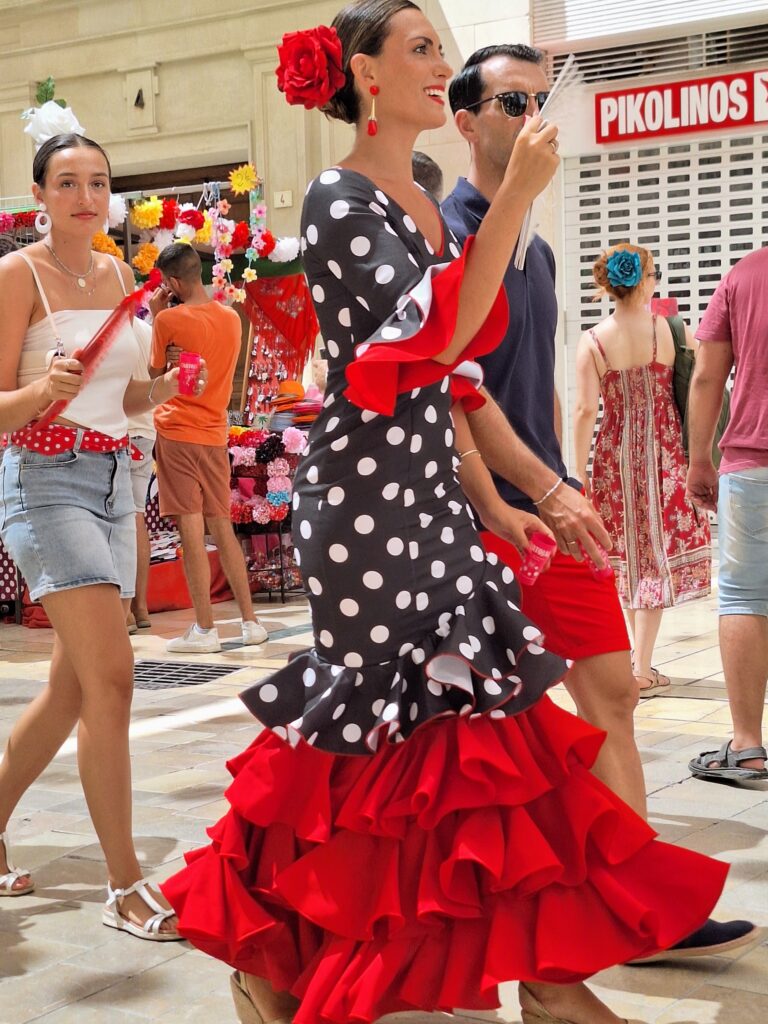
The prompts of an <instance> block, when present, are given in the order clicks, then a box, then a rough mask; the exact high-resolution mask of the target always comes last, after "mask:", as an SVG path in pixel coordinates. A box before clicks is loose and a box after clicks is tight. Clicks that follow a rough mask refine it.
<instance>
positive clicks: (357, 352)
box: [355, 345, 371, 356]
mask: <svg viewBox="0 0 768 1024" xmlns="http://www.w3.org/2000/svg"><path fill="white" fill-rule="evenodd" d="M370 347H371V346H370V345H358V346H357V348H356V349H355V355H356V356H362V355H365V353H366V352H367V351H368V349H369V348H370Z"/></svg>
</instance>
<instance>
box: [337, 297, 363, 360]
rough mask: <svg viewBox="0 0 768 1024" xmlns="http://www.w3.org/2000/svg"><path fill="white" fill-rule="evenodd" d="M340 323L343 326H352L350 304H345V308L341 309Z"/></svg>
mask: <svg viewBox="0 0 768 1024" xmlns="http://www.w3.org/2000/svg"><path fill="white" fill-rule="evenodd" d="M339 323H340V324H341V326H342V327H351V326H352V317H351V315H350V312H349V307H348V306H345V307H344V308H343V309H340V310H339ZM361 347H362V346H361ZM359 354H360V350H359V349H358V355H359Z"/></svg>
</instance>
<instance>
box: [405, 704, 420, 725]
mask: <svg viewBox="0 0 768 1024" xmlns="http://www.w3.org/2000/svg"><path fill="white" fill-rule="evenodd" d="M408 717H409V718H410V720H411V721H412V722H415V721H416V719H417V718H418V717H419V705H418V704H416V703H413V704H411V706H410V709H409V710H408Z"/></svg>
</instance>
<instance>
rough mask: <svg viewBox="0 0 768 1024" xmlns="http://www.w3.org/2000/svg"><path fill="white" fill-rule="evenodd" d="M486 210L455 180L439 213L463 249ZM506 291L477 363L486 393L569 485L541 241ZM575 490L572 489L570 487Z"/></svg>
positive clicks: (549, 260)
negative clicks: (503, 323) (493, 335)
mask: <svg viewBox="0 0 768 1024" xmlns="http://www.w3.org/2000/svg"><path fill="white" fill-rule="evenodd" d="M489 206H490V203H489V202H488V200H487V199H486V198H485V196H483V195H482V194H481V193H480V192H478V190H477V189H476V188H475V187H474V185H471V184H470V183H469V182H468V181H467V179H466V178H459V180H458V182H457V183H456V188H455V189H454V190H453V192H451V194H450V195H449V196H448V197H447V198H446V199H445V201H444V202H443V204H442V206H441V210H442V213H443V216H444V217H445V220H446V221H447V223H448V226H449V227H450V228H451V230H452V231H453V233H454V234H455V235H456V237H457V239H458V240H459V242H460V243H461V244H462V245H463V244H464V242H465V241H466V239H467V236H468V235H475V234H477V230H478V228H479V227H480V224H481V222H482V220H483V217H484V216H485V214H486V213H487V212H488V208H489ZM504 290H505V291H506V293H507V302H508V303H509V325H508V327H507V332H506V334H505V335H504V339H503V341H502V342H501V344H500V345H499V347H498V348H497V349H495V350H494V351H493V352H491V353H490V354H489V355H487V356H483V357H482V358H480V359H479V360H478V362H479V363H480V364H481V366H482V368H483V372H484V374H485V386H486V388H487V389H488V391H490V393H491V395H493V397H494V399H495V400H496V401H497V402H498V404H499V406H500V407H501V408H502V410H503V411H504V413H505V415H506V417H507V419H508V420H509V422H510V423H511V424H512V427H513V428H514V431H515V433H516V434H517V436H518V437H519V438H520V439H521V440H522V441H523V443H524V444H526V445H527V446H528V447H529V448H530V449H531V451H532V452H533V453H534V454H535V455H537V456H538V457H539V458H540V459H541V461H542V462H544V463H546V464H547V466H549V468H550V469H552V470H554V472H555V473H557V474H558V475H559V476H561V477H562V478H563V479H564V480H567V479H568V472H567V470H566V468H565V464H564V463H563V455H562V452H561V450H560V443H559V441H558V440H557V435H556V434H555V330H556V328H557V296H556V294H555V258H554V256H553V255H552V250H551V249H550V247H549V246H548V245H547V243H546V242H545V241H544V239H543V238H539V236H538V235H534V237H533V241H532V242H531V244H530V248H529V249H528V254H527V256H526V258H525V267H524V268H523V270H515V267H514V265H513V263H512V262H510V264H509V266H508V267H507V271H506V273H505V274H504ZM494 479H495V482H496V486H497V487H498V489H499V493H500V494H501V496H502V497H503V498H504V500H505V501H506V502H507V503H508V504H509V505H514V506H515V508H520V509H524V510H525V511H527V512H534V513H535V512H536V507H535V505H534V504H533V501H532V500H531V499H530V497H529V496H528V495H527V494H523V492H522V491H520V490H518V489H517V487H514V486H513V485H512V484H511V483H509V481H507V480H503V479H502V478H501V477H497V476H494ZM569 482H570V481H569ZM573 483H574V485H575V486H578V484H577V483H576V481H573ZM535 497H538V495H535Z"/></svg>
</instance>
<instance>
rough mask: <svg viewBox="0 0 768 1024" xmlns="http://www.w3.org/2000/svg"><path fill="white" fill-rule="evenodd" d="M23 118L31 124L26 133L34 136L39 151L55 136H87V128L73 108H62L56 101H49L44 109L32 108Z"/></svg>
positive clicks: (25, 112)
mask: <svg viewBox="0 0 768 1024" xmlns="http://www.w3.org/2000/svg"><path fill="white" fill-rule="evenodd" d="M21 116H22V118H23V119H24V120H25V121H28V122H29V124H28V125H27V126H26V128H25V129H24V131H25V132H26V134H27V135H31V136H32V138H33V139H34V142H35V147H36V148H37V149H40V147H41V146H42V144H43V143H44V142H47V141H48V139H52V138H53V137H54V135H66V134H67V133H69V132H74V133H75V134H76V135H85V128H83V126H82V125H81V124H80V122H79V121H78V120H77V118H76V117H75V115H74V113H73V111H72V108H71V107H60V106H59V105H58V103H56V102H55V101H54V100H48V102H47V103H44V104H43V105H42V107H30V109H29V110H25V111H24V113H23V114H22V115H21Z"/></svg>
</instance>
